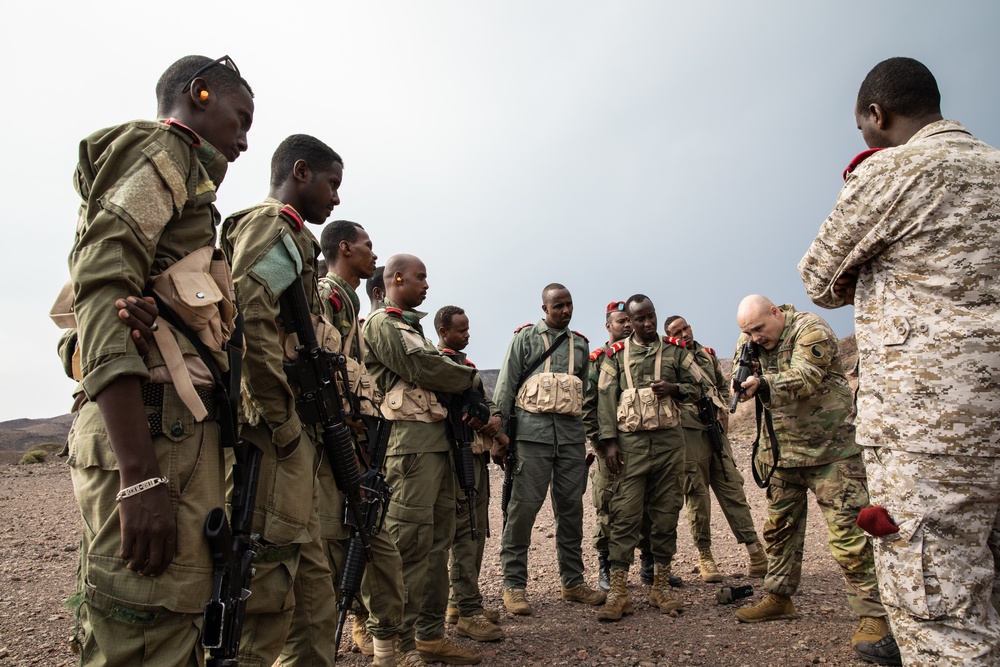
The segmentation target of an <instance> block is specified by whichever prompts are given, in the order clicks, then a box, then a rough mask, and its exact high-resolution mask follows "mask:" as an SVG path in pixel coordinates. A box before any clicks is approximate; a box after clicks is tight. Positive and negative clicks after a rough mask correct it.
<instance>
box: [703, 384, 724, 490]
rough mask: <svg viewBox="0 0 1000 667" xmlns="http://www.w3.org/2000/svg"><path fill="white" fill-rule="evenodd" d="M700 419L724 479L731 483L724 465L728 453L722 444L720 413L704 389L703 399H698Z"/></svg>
mask: <svg viewBox="0 0 1000 667" xmlns="http://www.w3.org/2000/svg"><path fill="white" fill-rule="evenodd" d="M698 419H699V420H701V423H702V424H704V425H705V426H707V427H708V429H707V431H708V442H709V444H711V445H712V452H713V453H714V454H715V455H716V456H718V457H719V465H720V466H721V467H722V477H723V479H725V480H726V481H727V482H728V481H729V473H727V472H726V467H725V465H724V463H725V458H726V452H725V449H724V448H723V443H722V425H721V424H719V412H718V409H717V408H716V407H715V403H713V402H712V397H711V396H709V395H708V394H707V393H705V390H704V389H702V392H701V398H699V399H698Z"/></svg>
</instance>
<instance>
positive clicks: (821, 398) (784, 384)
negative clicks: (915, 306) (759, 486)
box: [733, 304, 861, 468]
mask: <svg viewBox="0 0 1000 667" xmlns="http://www.w3.org/2000/svg"><path fill="white" fill-rule="evenodd" d="M781 310H782V312H784V314H785V328H784V329H783V330H782V331H781V338H780V339H779V340H778V344H777V345H776V346H775V348H774V349H773V350H770V351H768V350H765V349H763V348H759V347H758V351H759V355H760V356H759V359H760V376H761V377H762V378H763V380H764V381H765V382H766V383H767V386H768V389H769V391H768V396H767V398H766V400H764V401H763V402H764V407H766V408H767V409H768V410H770V411H771V418H772V420H773V423H774V431H775V436H776V437H777V440H778V445H779V452H780V454H779V461H778V467H780V468H797V467H801V466H815V465H824V464H827V463H832V462H834V461H840V460H842V459H846V458H848V457H850V456H854V455H855V454H858V453H860V451H861V450H860V448H859V447H858V445H857V443H856V442H855V441H854V424H853V415H852V411H851V409H852V397H851V387H850V385H849V384H848V382H847V375H846V374H845V373H844V368H843V366H842V365H841V363H840V357H839V352H838V349H837V336H836V335H835V334H834V333H833V329H831V328H830V325H829V324H827V323H826V322H825V321H823V319H822V318H821V317H819V316H818V315H814V314H813V313H800V312H798V311H797V310H795V308H793V307H792V306H791V305H788V304H785V305H783V306H781ZM746 341H747V335H746V334H742V335H740V339H739V341H738V342H737V343H736V352H735V354H734V355H733V358H734V359H735V358H736V357H738V356H739V352H740V348H741V347H743V344H744V343H745V342H746ZM764 428H766V424H765V427H764ZM761 444H762V446H761V448H760V452H759V454H758V455H759V456H761V457H762V460H764V461H765V462H766V463H768V464H769V465H773V461H772V460H771V452H770V448H769V447H768V446H767V436H766V435H763V434H762V435H761Z"/></svg>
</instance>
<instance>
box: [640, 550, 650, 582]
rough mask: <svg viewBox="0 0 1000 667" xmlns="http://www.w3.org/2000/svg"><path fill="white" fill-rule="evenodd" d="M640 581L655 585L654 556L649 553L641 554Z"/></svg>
mask: <svg viewBox="0 0 1000 667" xmlns="http://www.w3.org/2000/svg"><path fill="white" fill-rule="evenodd" d="M639 581H641V582H642V583H644V584H646V585H647V586H652V585H653V554H651V553H649V552H648V551H640V552H639Z"/></svg>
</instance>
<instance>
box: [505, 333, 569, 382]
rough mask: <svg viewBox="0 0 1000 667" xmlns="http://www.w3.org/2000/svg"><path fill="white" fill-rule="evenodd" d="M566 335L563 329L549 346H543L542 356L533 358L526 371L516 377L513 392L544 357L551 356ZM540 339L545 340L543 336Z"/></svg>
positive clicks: (539, 364)
mask: <svg viewBox="0 0 1000 667" xmlns="http://www.w3.org/2000/svg"><path fill="white" fill-rule="evenodd" d="M543 336H544V334H543ZM566 336H567V333H566V332H565V331H563V332H562V333H561V334H559V335H558V336H556V339H555V341H553V343H552V345H551V346H547V347H546V348H545V352H543V353H542V356H540V357H538V358H537V359H535V361H534V362H532V364H531V365H530V366H528V369H527V370H526V371H524V372H523V373H522V374H521V377H519V378H518V379H517V386H516V387H514V393H515V394H516V393H517V392H518V390H519V389H520V388H521V385H522V384H524V381H525V380H526V379H527V378H528V377H530V376H531V374H532V373H534V372H535V369H536V368H538V367H539V366H541V365H542V363H543V362H544V361H545V360H546V359H548V358H549V357H550V356H552V353H553V352H555V351H556V350H557V349H558V348H559V345H560V344H561V343H562V342H563V341H564V340H565V339H566ZM542 340H545V338H543V339H542ZM546 345H548V342H547V341H546Z"/></svg>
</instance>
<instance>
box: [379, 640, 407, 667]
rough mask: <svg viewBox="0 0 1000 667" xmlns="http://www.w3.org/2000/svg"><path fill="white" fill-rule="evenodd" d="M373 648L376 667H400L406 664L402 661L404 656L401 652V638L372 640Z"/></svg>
mask: <svg viewBox="0 0 1000 667" xmlns="http://www.w3.org/2000/svg"><path fill="white" fill-rule="evenodd" d="M372 647H373V650H374V653H375V661H374V662H373V663H372V664H373V665H374V666H375V667H399V665H402V664H404V663H403V662H402V661H401V658H402V657H403V654H402V653H400V651H399V637H393V638H392V639H375V638H372Z"/></svg>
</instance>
